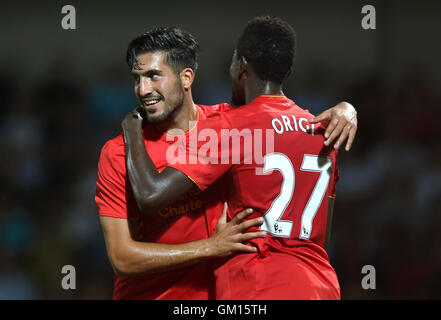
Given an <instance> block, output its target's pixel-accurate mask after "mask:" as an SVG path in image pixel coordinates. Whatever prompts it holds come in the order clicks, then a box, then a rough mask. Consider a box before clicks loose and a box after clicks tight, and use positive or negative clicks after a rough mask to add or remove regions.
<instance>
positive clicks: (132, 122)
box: [121, 107, 144, 131]
mask: <svg viewBox="0 0 441 320" xmlns="http://www.w3.org/2000/svg"><path fill="white" fill-rule="evenodd" d="M142 114H143V109H142V107H137V108H136V109H135V110H132V111H130V112H129V113H128V114H127V115H126V116H125V118H124V120H123V121H122V122H121V127H122V129H123V131H127V130H129V129H135V130H136V129H139V130H141V129H142V123H143V120H144V118H143V116H142Z"/></svg>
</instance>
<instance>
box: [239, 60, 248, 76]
mask: <svg viewBox="0 0 441 320" xmlns="http://www.w3.org/2000/svg"><path fill="white" fill-rule="evenodd" d="M247 68H248V61H247V59H245V57H244V56H242V57H240V64H239V79H240V78H241V77H242V76H244V77H245V78H246V74H247Z"/></svg>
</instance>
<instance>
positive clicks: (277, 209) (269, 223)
mask: <svg viewBox="0 0 441 320" xmlns="http://www.w3.org/2000/svg"><path fill="white" fill-rule="evenodd" d="M331 165H332V162H331V159H329V158H328V157H324V156H317V155H310V154H305V155H304V157H303V163H302V165H301V167H300V170H302V171H312V172H320V177H319V179H318V181H317V183H316V185H315V188H314V191H313V192H312V194H311V197H310V198H309V200H308V203H307V204H306V207H305V209H304V210H303V213H302V218H301V219H302V220H301V226H300V235H299V238H301V239H309V237H310V236H311V232H312V222H313V220H314V217H315V215H316V213H317V210H318V208H319V207H320V204H321V203H322V200H323V196H324V195H325V192H326V189H327V188H328V183H329V178H330V177H331V170H332V168H331ZM272 170H278V171H280V173H281V174H282V176H283V182H282V188H281V191H280V194H279V195H278V196H277V198H276V199H274V201H273V203H272V204H271V207H270V208H269V210H268V211H267V212H266V213H265V214H264V216H263V218H264V219H265V221H264V223H263V224H262V225H261V226H260V229H261V230H264V231H266V232H268V233H270V234H272V235H274V236H278V237H287V238H289V237H290V236H291V231H292V230H291V229H292V223H293V222H292V221H287V220H281V218H282V215H283V213H284V212H285V210H286V207H287V206H288V204H289V203H290V202H291V198H292V195H293V193H294V187H295V172H294V167H293V165H292V163H291V161H290V160H289V158H288V157H287V156H286V155H284V154H283V153H270V154H267V155H266V156H265V157H264V167H263V172H264V173H266V172H269V171H272Z"/></svg>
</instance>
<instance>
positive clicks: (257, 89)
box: [245, 79, 284, 104]
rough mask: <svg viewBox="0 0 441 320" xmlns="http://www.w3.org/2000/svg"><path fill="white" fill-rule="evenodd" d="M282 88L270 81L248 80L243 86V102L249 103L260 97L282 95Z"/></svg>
mask: <svg viewBox="0 0 441 320" xmlns="http://www.w3.org/2000/svg"><path fill="white" fill-rule="evenodd" d="M283 94H284V93H283V91H282V86H281V85H280V84H279V83H275V82H272V81H262V80H254V79H250V81H248V82H247V83H246V84H245V102H246V104H249V103H251V102H252V101H253V100H254V99H256V98H257V97H258V96H262V95H283Z"/></svg>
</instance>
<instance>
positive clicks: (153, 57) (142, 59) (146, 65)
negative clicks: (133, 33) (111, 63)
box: [132, 51, 170, 73]
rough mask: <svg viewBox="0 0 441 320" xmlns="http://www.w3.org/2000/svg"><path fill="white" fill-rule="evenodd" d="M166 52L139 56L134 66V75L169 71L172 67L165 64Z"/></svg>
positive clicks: (147, 53) (146, 53) (154, 52)
mask: <svg viewBox="0 0 441 320" xmlns="http://www.w3.org/2000/svg"><path fill="white" fill-rule="evenodd" d="M166 54H167V53H166V52H165V51H153V52H145V53H141V54H138V55H137V56H136V61H135V63H134V64H133V68H132V73H139V72H146V71H149V70H161V71H167V70H168V69H170V67H169V66H168V65H167V63H166V62H165V59H166Z"/></svg>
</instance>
